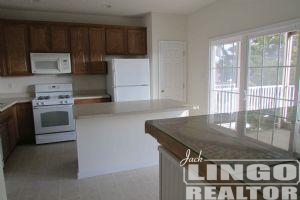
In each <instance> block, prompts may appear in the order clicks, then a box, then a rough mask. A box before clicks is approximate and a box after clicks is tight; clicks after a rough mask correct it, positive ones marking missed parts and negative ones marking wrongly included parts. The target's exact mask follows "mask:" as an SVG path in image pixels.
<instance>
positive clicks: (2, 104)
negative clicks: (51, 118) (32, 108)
mask: <svg viewBox="0 0 300 200" xmlns="http://www.w3.org/2000/svg"><path fill="white" fill-rule="evenodd" d="M32 99H33V97H12V98H0V112H3V111H4V110H6V109H8V108H10V107H11V106H13V105H15V104H17V103H25V102H30V101H32Z"/></svg>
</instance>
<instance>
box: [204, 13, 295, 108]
mask: <svg viewBox="0 0 300 200" xmlns="http://www.w3.org/2000/svg"><path fill="white" fill-rule="evenodd" d="M295 30H300V18H297V19H294V20H289V21H285V22H280V23H275V24H271V25H267V26H262V27H259V28H254V29H248V30H246V31H241V32H238V33H233V34H228V35H224V36H219V37H214V38H211V39H209V66H208V71H209V80H208V81H209V83H208V92H209V94H208V113H210V110H211V109H210V105H211V65H212V60H211V56H212V54H211V53H212V47H213V46H215V45H219V44H224V43H230V42H233V41H240V47H241V48H240V59H239V60H240V101H239V103H240V104H241V103H243V105H240V108H246V103H247V102H246V101H244V100H245V99H242V98H244V97H245V94H244V93H245V91H246V89H247V84H248V80H247V79H248V46H249V44H248V41H249V39H250V38H253V37H258V36H262V35H270V34H274V33H280V32H288V31H295ZM299 47H300V44H299ZM299 50H300V49H299ZM298 52H299V55H300V51H298ZM298 57H299V59H300V56H298ZM299 59H298V64H297V65H298V66H297V68H298V67H299V65H300V64H299ZM242 80H243V82H242Z"/></svg>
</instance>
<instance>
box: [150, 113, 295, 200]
mask: <svg viewBox="0 0 300 200" xmlns="http://www.w3.org/2000/svg"><path fill="white" fill-rule="evenodd" d="M292 109H293V108H291V109H289V110H290V111H291V110H292ZM267 112H268V111H267V110H263V111H262V113H263V114H262V115H261V114H259V112H257V111H247V112H236V113H229V114H212V115H202V116H192V117H184V118H174V119H161V120H150V121H147V122H146V125H145V129H146V130H145V131H146V133H148V134H149V135H151V136H152V137H153V138H155V139H156V140H157V141H158V143H159V144H160V145H161V146H160V147H159V152H160V153H159V154H160V164H159V166H160V199H161V200H170V199H172V200H182V199H188V198H187V197H186V186H187V185H186V184H185V183H184V181H183V180H184V179H183V178H184V176H183V167H182V166H181V165H180V161H182V160H183V159H186V158H188V156H187V155H189V158H199V156H200V157H201V158H203V162H199V165H198V167H199V168H198V170H197V171H196V172H197V175H196V176H198V175H200V176H202V177H207V176H208V172H207V170H208V167H207V166H208V164H209V166H210V168H211V166H213V165H215V166H217V168H216V171H217V172H218V174H220V173H221V171H225V170H223V169H222V168H220V166H221V165H222V164H229V165H230V166H233V164H235V163H239V164H241V163H243V164H245V165H246V164H247V166H248V165H250V164H255V163H263V164H265V165H267V166H269V167H270V168H271V171H273V170H274V169H273V167H274V166H275V165H277V164H281V163H285V164H291V165H294V164H295V165H296V166H298V163H297V159H298V158H299V142H297V141H299V136H298V135H299V134H294V133H295V130H294V125H295V123H294V120H292V119H293V118H290V119H285V120H284V119H278V118H276V119H278V121H277V126H276V127H275V130H273V131H272V128H273V127H274V125H273V122H274V121H273V119H274V118H275V117H279V116H272V115H270V114H269V115H266V114H264V113H267ZM257 113H258V117H257ZM269 113H270V112H269ZM291 113H292V112H291ZM291 113H290V114H291ZM291 115H292V114H291ZM259 116H261V117H259ZM262 124H263V126H262ZM188 150H189V151H190V154H187V151H188ZM259 160H260V161H259ZM188 163H189V162H188ZM191 163H193V162H191ZM185 167H186V166H185ZM226 173H227V174H228V172H227V171H226ZM239 173H241V174H243V175H241V174H239ZM239 173H237V172H236V174H235V176H238V175H239V176H241V177H246V176H245V174H246V171H243V170H242V171H240V172H239ZM210 176H211V174H210ZM215 177H219V176H217V175H216V176H215ZM185 180H187V179H185ZM217 180H218V181H219V178H218V179H217V178H215V179H209V180H208V179H204V180H203V181H201V184H202V186H204V185H206V186H209V185H210V186H216V194H217V192H218V191H219V189H220V188H221V186H220V185H218V184H216V183H220V182H218V181H217ZM297 181H298V180H296V183H297ZM197 183H198V182H197ZM222 183H225V185H226V184H227V185H228V184H229V185H230V184H231V185H233V184H241V185H247V184H249V183H252V184H253V183H254V182H253V181H252V182H250V180H249V179H248V176H247V177H246V178H245V179H243V180H236V179H233V178H231V179H229V180H228V181H223V182H222ZM273 183H274V180H273ZM275 183H276V184H277V185H279V186H280V187H281V184H282V182H280V181H275ZM285 184H287V183H285ZM288 184H290V182H289V183H288ZM261 185H263V184H261ZM261 185H257V186H261ZM283 185H284V184H283ZM296 187H299V186H297V185H296ZM282 194H283V193H281V195H282ZM298 195H299V194H298ZM261 197H262V194H261V193H260V192H258V198H257V199H263V198H261ZM196 199H197V198H196ZM202 199H205V198H202ZM241 199H245V198H241ZM246 199H247V198H246ZM248 199H249V198H248ZM255 199H256V198H255ZM297 199H299V196H298V198H297Z"/></svg>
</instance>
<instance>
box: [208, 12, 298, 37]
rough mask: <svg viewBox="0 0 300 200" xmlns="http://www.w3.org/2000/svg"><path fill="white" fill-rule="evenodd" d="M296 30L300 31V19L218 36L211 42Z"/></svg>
mask: <svg viewBox="0 0 300 200" xmlns="http://www.w3.org/2000/svg"><path fill="white" fill-rule="evenodd" d="M284 29H285V30H287V31H289V30H295V29H300V18H297V19H293V20H289V21H284V22H279V23H275V24H271V25H267V26H261V27H258V28H253V29H247V30H245V31H241V32H237V33H231V34H227V35H223V36H217V37H213V38H210V39H209V41H210V42H213V41H219V40H226V38H234V37H242V36H245V35H246V36H251V37H252V36H253V37H254V36H257V35H260V34H265V33H267V34H268V33H271V34H272V32H276V31H279V32H281V31H282V30H284Z"/></svg>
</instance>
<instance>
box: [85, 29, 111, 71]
mask: <svg viewBox="0 0 300 200" xmlns="http://www.w3.org/2000/svg"><path fill="white" fill-rule="evenodd" d="M89 45H90V64H89V73H91V74H106V73H107V66H106V62H103V56H104V55H105V29H104V28H96V27H92V28H89Z"/></svg>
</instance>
